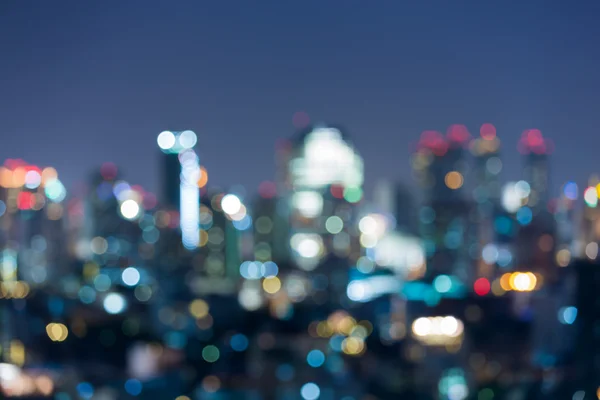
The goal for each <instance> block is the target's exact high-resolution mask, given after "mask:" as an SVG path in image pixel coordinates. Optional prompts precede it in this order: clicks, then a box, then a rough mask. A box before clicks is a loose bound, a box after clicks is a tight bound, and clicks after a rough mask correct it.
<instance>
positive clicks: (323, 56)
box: [0, 1, 600, 195]
mask: <svg viewBox="0 0 600 400" xmlns="http://www.w3.org/2000/svg"><path fill="white" fill-rule="evenodd" d="M514 4H518V5H519V9H518V10H515V9H514V8H512V7H506V4H503V6H504V7H500V6H495V5H492V4H481V3H475V2H472V3H469V4H468V6H467V5H466V4H463V5H462V6H461V7H458V6H456V5H455V4H443V3H438V4H435V6H433V7H431V5H427V4H400V3H395V2H385V3H381V4H377V5H369V7H366V6H363V7H361V6H359V5H358V3H355V2H350V3H348V2H337V1H332V2H328V3H327V4H323V3H321V2H308V3H303V4H302V5H297V4H294V5H292V4H282V3H279V2H264V3H260V4H252V5H250V4H244V5H242V4H241V3H240V4H238V5H236V6H231V5H223V4H202V3H193V2H182V3H179V6H178V7H177V8H175V7H168V6H166V5H158V4H150V5H148V3H142V2H135V1H132V2H128V3H121V4H99V3H98V4H94V5H90V6H87V5H86V6H85V7H84V6H82V5H81V4H79V3H77V2H69V1H67V2H61V3H46V4H41V3H40V4H35V5H34V4H33V3H28V2H16V1H9V2H4V3H3V4H2V6H0V46H1V47H2V48H3V49H4V50H3V51H2V54H3V59H4V60H5V62H3V63H1V64H0V76H2V81H1V84H0V86H1V89H2V91H1V92H2V95H1V96H0V109H1V110H2V123H3V127H2V130H3V137H5V138H7V139H8V140H9V142H10V146H3V147H2V149H0V159H5V158H16V157H18V158H23V159H25V160H27V161H29V162H32V163H36V164H40V165H53V166H55V167H56V169H57V170H58V171H60V174H61V177H62V179H64V182H65V184H66V185H67V187H68V188H71V187H72V185H73V183H75V182H81V181H85V180H86V179H87V177H88V174H89V173H90V172H91V171H92V170H93V169H95V168H96V167H98V166H99V165H100V164H102V163H103V162H105V161H112V162H114V163H115V164H117V165H118V166H119V167H120V168H121V169H122V170H123V172H124V173H125V176H126V178H127V180H128V181H130V182H132V183H139V184H141V185H143V186H144V187H147V188H149V189H151V190H153V191H156V190H158V178H157V176H158V175H157V173H158V170H159V158H160V157H159V156H158V152H157V148H156V140H155V139H156V135H157V134H158V133H159V132H161V131H163V130H184V129H192V130H194V131H195V132H196V133H197V134H198V136H199V142H198V146H197V149H198V153H199V155H200V158H201V163H202V165H205V166H206V168H207V169H208V172H209V175H210V177H211V179H210V182H211V185H219V186H223V187H227V186H230V185H233V184H238V183H239V184H243V185H245V186H247V187H248V188H249V189H250V190H254V189H255V188H256V187H257V186H258V184H259V183H260V182H261V181H263V180H271V179H273V178H274V171H275V163H274V159H273V152H274V145H275V142H276V141H277V139H285V138H289V137H290V136H291V135H292V134H293V132H294V130H295V128H294V127H293V125H292V118H293V115H294V114H295V113H296V112H299V111H302V112H306V113H307V114H308V115H309V117H310V118H311V120H312V121H313V122H318V121H326V122H329V123H339V124H342V126H344V127H345V128H346V130H347V131H348V132H349V134H350V137H351V139H352V141H353V142H354V144H355V145H356V148H357V150H358V151H359V152H360V154H361V155H362V157H363V158H364V161H365V182H367V185H366V189H367V193H368V195H369V194H370V192H371V190H372V185H373V184H374V183H375V182H376V181H377V180H378V179H380V178H385V179H391V180H399V181H402V182H404V183H406V184H412V183H413V180H412V179H411V177H410V171H411V168H410V164H409V162H408V158H409V155H410V154H411V151H412V150H413V147H412V146H411V144H412V143H415V142H416V141H417V140H418V139H419V136H420V134H421V132H422V131H424V130H428V129H435V130H439V131H442V132H445V130H446V128H447V127H448V126H449V125H451V124H455V123H458V124H465V125H466V126H467V127H468V128H469V130H470V132H471V134H472V135H473V136H476V135H477V133H478V129H479V127H480V126H481V124H482V123H486V122H491V123H493V124H494V125H495V126H496V128H497V132H498V137H499V138H500V139H501V141H502V147H501V152H502V160H503V161H504V165H505V168H504V170H503V171H502V180H503V181H508V180H518V179H520V178H521V174H520V171H521V169H522V165H523V164H522V160H521V155H520V153H519V152H518V151H517V149H516V147H517V142H518V140H519V137H520V136H521V133H522V132H523V131H524V130H525V129H528V128H537V129H540V130H541V131H542V132H543V133H544V136H545V137H548V138H550V139H552V140H553V141H554V143H555V146H556V151H555V153H554V154H553V155H552V159H551V170H552V176H553V181H552V184H553V190H554V192H555V193H556V192H557V191H558V188H559V187H560V186H561V185H562V184H564V182H566V181H568V180H574V181H576V182H577V183H579V184H580V186H582V187H583V186H584V183H585V182H586V181H587V179H588V178H589V176H590V174H592V173H595V172H596V169H595V168H596V165H595V159H596V154H595V148H596V147H597V146H598V145H600V143H598V142H599V141H600V139H599V138H598V137H597V136H596V135H594V134H593V133H594V129H595V127H596V126H599V125H600V116H598V115H597V113H594V112H592V110H591V107H592V106H593V104H594V101H595V97H596V95H597V92H598V91H599V89H600V78H599V77H598V75H597V73H595V71H596V70H597V69H598V67H599V66H600V57H598V50H597V49H596V46H595V44H596V42H597V40H596V39H597V38H598V34H599V32H600V27H598V26H597V24H595V16H597V15H598V14H597V11H598V7H599V6H598V4H589V3H588V2H585V3H579V4H577V5H576V7H567V4H557V3H554V2H528V3H527V4H522V3H514ZM6 60H7V61H8V62H6ZM574 156H576V158H573V157H574ZM572 160H576V161H575V162H573V161H572ZM75 165H76V166H77V167H76V168H74V167H73V166H75Z"/></svg>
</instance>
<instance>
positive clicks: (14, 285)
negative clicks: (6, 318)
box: [0, 281, 30, 299]
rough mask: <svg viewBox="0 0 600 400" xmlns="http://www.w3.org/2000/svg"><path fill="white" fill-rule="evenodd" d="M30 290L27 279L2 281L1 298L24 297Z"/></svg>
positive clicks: (0, 284)
mask: <svg viewBox="0 0 600 400" xmlns="http://www.w3.org/2000/svg"><path fill="white" fill-rule="evenodd" d="M29 291H30V288H29V284H28V283H27V282H25V281H13V282H11V281H7V282H0V299H24V298H26V297H27V296H28V295H29Z"/></svg>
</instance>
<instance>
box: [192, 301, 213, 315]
mask: <svg viewBox="0 0 600 400" xmlns="http://www.w3.org/2000/svg"><path fill="white" fill-rule="evenodd" d="M189 310H190V314H192V315H193V316H194V317H196V318H204V317H206V315H207V314H208V310H209V307H208V304H207V303H206V302H205V301H204V300H201V299H196V300H194V301H192V302H191V303H190V307H189Z"/></svg>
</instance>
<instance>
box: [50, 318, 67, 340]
mask: <svg viewBox="0 0 600 400" xmlns="http://www.w3.org/2000/svg"><path fill="white" fill-rule="evenodd" d="M46 333H47V334H48V337H49V338H50V340H52V341H53V342H62V341H64V340H65V339H66V338H67V336H69V329H67V327H66V326H65V325H64V324H60V323H55V322H51V323H49V324H48V325H46Z"/></svg>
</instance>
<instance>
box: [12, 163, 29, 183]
mask: <svg viewBox="0 0 600 400" xmlns="http://www.w3.org/2000/svg"><path fill="white" fill-rule="evenodd" d="M25 175H27V171H26V170H25V168H23V167H17V168H16V169H15V170H14V171H13V174H12V183H13V187H14V188H18V187H21V186H23V185H25Z"/></svg>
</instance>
